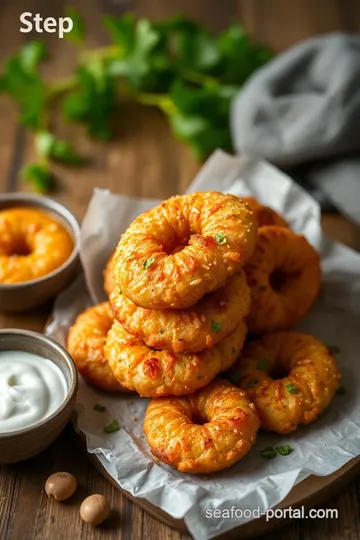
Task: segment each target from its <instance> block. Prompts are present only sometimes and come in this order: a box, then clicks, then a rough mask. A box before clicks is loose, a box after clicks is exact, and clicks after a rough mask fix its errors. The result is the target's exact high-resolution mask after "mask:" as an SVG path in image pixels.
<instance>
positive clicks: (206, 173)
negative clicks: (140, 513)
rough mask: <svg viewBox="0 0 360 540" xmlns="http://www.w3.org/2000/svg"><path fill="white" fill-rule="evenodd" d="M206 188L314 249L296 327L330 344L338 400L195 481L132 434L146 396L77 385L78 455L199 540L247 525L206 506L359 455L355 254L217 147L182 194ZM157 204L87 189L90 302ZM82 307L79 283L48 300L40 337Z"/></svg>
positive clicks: (295, 190)
mask: <svg viewBox="0 0 360 540" xmlns="http://www.w3.org/2000/svg"><path fill="white" fill-rule="evenodd" d="M207 190H217V191H223V192H227V193H234V194H238V195H240V194H242V195H254V196H255V197H257V198H258V199H259V200H260V201H263V202H264V203H266V204H268V205H270V206H272V207H273V208H274V209H275V210H278V211H279V212H281V213H282V214H284V215H285V217H286V219H287V220H288V221H289V223H290V225H291V227H292V228H293V229H294V230H295V231H298V232H301V233H303V234H304V235H305V236H306V237H307V238H308V240H309V241H310V242H311V243H312V244H313V245H314V247H315V248H316V249H317V250H318V251H319V252H320V254H321V259H322V268H323V273H324V276H323V279H324V291H323V294H322V297H321V298H320V300H319V301H318V302H317V304H316V306H315V307H314V309H313V310H312V312H311V313H310V315H309V316H308V317H307V318H306V320H305V321H304V322H303V323H302V324H301V329H302V330H305V331H309V332H311V333H312V334H314V335H315V336H317V337H319V338H320V339H322V340H323V341H324V342H325V343H326V344H328V345H336V346H338V347H339V349H340V353H339V354H338V362H339V367H340V370H341V372H342V375H343V379H342V383H341V384H342V386H344V387H345V388H346V394H345V395H336V396H335V398H334V400H333V403H332V405H331V406H330V408H329V409H328V410H327V411H326V412H325V413H324V414H322V415H321V417H320V418H319V419H318V420H317V421H316V422H314V423H312V424H310V425H309V426H306V427H305V426H303V427H301V428H300V429H299V430H298V431H297V432H296V433H294V434H291V435H287V436H281V435H276V434H265V433H260V434H259V436H258V439H257V442H256V444H255V446H254V447H253V448H252V449H251V451H250V452H249V454H248V455H247V456H246V457H245V458H244V459H242V460H241V461H240V462H238V463H237V464H236V465H235V466H233V467H231V468H230V469H228V470H225V471H222V472H219V473H217V474H211V475H209V476H207V477H205V476H203V475H188V474H182V473H180V472H178V471H176V470H175V469H172V468H171V467H168V466H166V465H164V464H162V463H156V462H155V461H153V459H152V457H151V454H150V452H149V449H148V447H147V444H146V442H145V439H144V436H143V434H142V428H141V426H142V420H143V415H144V411H145V408H146V405H147V402H148V400H146V399H141V398H137V397H134V396H126V395H125V396H116V395H109V394H106V393H101V392H98V391H95V390H94V389H92V388H90V387H89V386H87V385H86V384H85V383H84V382H81V384H80V390H79V395H78V400H77V405H76V411H77V413H78V422H77V427H78V429H79V430H80V431H82V432H83V433H84V434H85V436H86V441H87V448H88V451H89V452H90V453H94V454H97V456H98V457H99V459H100V460H101V462H102V464H103V465H104V467H105V468H106V469H107V471H108V472H109V473H110V474H111V476H112V477H113V478H114V479H115V480H116V482H117V483H118V484H119V485H120V486H121V487H122V488H123V489H125V490H127V491H128V492H130V493H131V494H132V495H133V496H135V497H140V498H143V499H146V500H148V501H149V502H151V503H152V504H154V505H156V506H158V507H160V508H161V509H162V510H164V511H165V512H167V513H168V514H170V515H171V516H173V517H174V518H184V520H185V523H186V525H187V527H188V529H189V531H190V533H191V534H192V535H193V536H194V538H195V539H196V540H207V539H209V538H212V537H214V536H216V535H218V534H220V533H223V532H225V531H227V530H229V529H231V528H233V527H236V526H238V525H239V524H241V523H243V522H245V521H247V519H245V518H242V519H239V518H234V519H224V518H220V519H215V518H209V517H207V515H208V514H209V512H208V514H207V513H206V510H214V509H217V508H218V509H226V508H230V507H231V506H232V505H234V506H235V507H236V508H241V509H254V508H258V507H259V509H260V513H261V512H264V511H265V510H266V509H267V508H269V507H271V506H274V505H276V504H277V503H279V502H280V501H281V500H282V499H284V497H285V496H286V495H287V494H288V493H289V491H290V490H291V488H292V487H293V486H294V485H295V484H296V483H298V482H300V481H301V480H303V479H304V478H306V477H308V476H309V475H311V474H315V475H328V474H330V473H332V472H334V471H335V470H337V469H339V468H340V467H341V466H342V465H344V464H345V463H346V462H347V461H349V460H350V459H352V458H353V457H355V456H357V455H359V454H360V392H359V390H358V386H359V382H358V381H359V379H358V376H357V372H358V371H359V367H358V365H359V362H360V359H359V349H360V255H359V254H357V253H355V252H354V251H352V250H350V249H348V248H346V247H344V246H342V245H339V244H335V243H334V242H332V241H330V240H329V239H328V238H326V237H325V236H324V235H323V234H322V232H321V227H320V210H319V207H318V205H317V204H316V202H315V201H314V200H313V199H312V198H311V197H310V196H309V195H308V194H307V193H305V192H304V191H302V190H301V189H300V188H299V187H298V186H297V185H296V184H294V182H292V180H290V179H289V178H288V177H287V176H285V175H284V174H282V173H281V172H280V171H278V170H277V169H276V168H274V167H272V166H270V165H269V164H268V163H265V162H262V161H257V160H255V159H252V158H247V157H241V158H237V157H230V156H228V155H227V154H224V153H223V152H220V151H218V152H216V153H215V154H214V155H213V156H212V157H211V158H210V159H209V160H208V161H207V163H206V164H205V166H204V167H203V169H202V170H201V171H200V173H199V174H198V176H197V177H196V178H195V180H194V182H193V183H192V184H191V186H190V187H189V190H188V191H207ZM157 202H158V201H156V200H140V199H133V198H129V197H125V196H121V195H112V194H111V193H109V192H108V191H103V190H99V189H98V190H96V191H95V193H94V196H93V198H92V200H91V202H90V205H89V209H88V212H87V214H86V217H85V219H84V222H83V225H82V234H81V257H82V262H83V265H84V269H85V276H86V281H87V286H88V288H89V291H90V294H91V298H92V301H93V302H98V301H100V300H104V299H105V295H104V292H103V289H102V271H103V268H104V266H105V262H106V261H107V258H108V256H109V254H110V253H111V251H112V250H113V248H114V247H115V245H116V244H117V242H118V239H119V235H120V233H121V232H122V231H124V229H125V228H126V227H127V226H128V224H129V223H130V222H131V221H132V219H133V218H134V217H135V216H136V215H137V214H139V213H141V212H143V211H144V210H146V209H148V208H150V207H152V206H153V205H155V204H157ZM89 302H90V299H89V296H88V293H87V291H86V286H85V284H84V281H83V280H82V279H81V278H80V279H79V280H78V281H77V282H76V283H74V284H73V285H72V286H71V287H70V289H68V290H67V291H65V292H64V293H63V294H62V295H61V296H60V297H59V298H58V300H57V302H56V304H55V310H54V320H53V322H52V324H51V325H50V326H49V327H48V329H47V333H48V334H49V335H51V336H52V337H54V338H55V339H57V340H59V341H60V342H62V343H64V339H65V336H66V333H67V330H68V327H69V325H70V324H71V323H72V321H73V319H74V317H75V316H76V314H77V313H78V312H79V311H80V310H82V309H83V308H84V307H85V306H86V305H87V304H88V303H89ZM95 403H101V404H103V405H105V406H106V408H107V412H106V413H99V412H96V411H94V410H93V405H94V404H95ZM113 419H117V420H118V421H119V423H120V425H121V428H122V429H121V430H120V431H118V432H116V433H113V434H109V435H107V434H106V433H104V426H105V425H107V424H108V423H109V422H111V421H112V420H113ZM136 419H137V421H136ZM282 444H289V445H291V446H292V447H293V448H294V452H293V453H292V454H291V455H289V456H286V457H281V456H277V458H276V459H273V460H271V461H267V460H265V459H264V458H262V457H261V456H260V450H261V449H263V448H265V447H267V446H275V445H282Z"/></svg>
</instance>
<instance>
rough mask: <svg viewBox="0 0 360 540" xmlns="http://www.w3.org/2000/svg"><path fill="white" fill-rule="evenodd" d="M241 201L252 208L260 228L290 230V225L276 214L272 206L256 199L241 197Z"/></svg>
mask: <svg viewBox="0 0 360 540" xmlns="http://www.w3.org/2000/svg"><path fill="white" fill-rule="evenodd" d="M239 199H240V200H241V201H242V202H245V203H247V204H248V205H249V206H250V208H251V210H252V211H253V212H254V213H255V216H256V219H257V222H258V226H259V227H264V226H265V225H277V226H278V227H286V228H289V225H288V223H287V222H286V221H285V219H284V218H283V217H282V216H281V215H280V214H278V213H277V212H275V210H273V209H272V208H270V206H265V205H263V204H261V203H260V202H259V201H258V200H257V199H255V197H239Z"/></svg>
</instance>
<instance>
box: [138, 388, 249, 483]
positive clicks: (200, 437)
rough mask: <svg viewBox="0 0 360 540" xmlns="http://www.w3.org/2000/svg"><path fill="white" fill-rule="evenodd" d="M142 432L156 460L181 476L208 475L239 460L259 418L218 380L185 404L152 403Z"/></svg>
mask: <svg viewBox="0 0 360 540" xmlns="http://www.w3.org/2000/svg"><path fill="white" fill-rule="evenodd" d="M199 419H200V420H201V422H204V424H203V425H199V423H197V422H198V421H199ZM143 428H144V433H145V437H146V439H147V442H148V444H149V446H150V449H151V452H152V453H153V454H154V456H156V457H157V458H158V459H160V460H161V461H163V462H165V463H167V464H169V465H172V466H173V467H175V468H177V469H178V470H179V471H181V472H188V473H193V474H194V473H195V474H197V473H210V472H215V471H220V470H222V469H225V468H227V467H230V466H231V465H233V464H234V463H235V462H236V461H238V460H239V459H241V458H242V457H244V456H245V454H246V453H247V452H248V451H249V450H250V448H251V446H252V445H253V443H254V442H255V439H256V433H257V430H258V428H259V418H258V415H257V413H256V410H255V407H254V405H253V403H251V402H250V400H249V399H248V397H247V396H246V393H245V392H243V391H242V390H240V389H238V388H235V387H234V386H232V385H231V384H230V383H229V382H228V381H225V380H220V379H219V380H215V381H213V382H212V383H210V384H209V385H208V386H207V387H206V388H204V389H202V390H199V391H198V392H196V393H195V394H193V395H191V396H188V397H187V398H157V399H153V400H152V401H151V402H150V404H149V406H148V408H147V411H146V415H145V419H144V426H143Z"/></svg>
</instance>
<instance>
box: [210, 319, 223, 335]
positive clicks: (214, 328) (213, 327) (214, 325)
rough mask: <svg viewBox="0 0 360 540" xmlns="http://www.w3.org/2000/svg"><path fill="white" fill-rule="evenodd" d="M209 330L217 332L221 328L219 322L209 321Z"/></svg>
mask: <svg viewBox="0 0 360 540" xmlns="http://www.w3.org/2000/svg"><path fill="white" fill-rule="evenodd" d="M211 330H212V331H213V332H215V333H216V334H218V333H219V332H220V330H221V324H220V323H219V322H215V321H211Z"/></svg>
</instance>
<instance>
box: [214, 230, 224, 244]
mask: <svg viewBox="0 0 360 540" xmlns="http://www.w3.org/2000/svg"><path fill="white" fill-rule="evenodd" d="M215 240H216V241H217V243H218V244H220V246H223V245H224V244H226V242H227V240H226V236H225V235H224V233H222V232H220V233H217V234H215Z"/></svg>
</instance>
